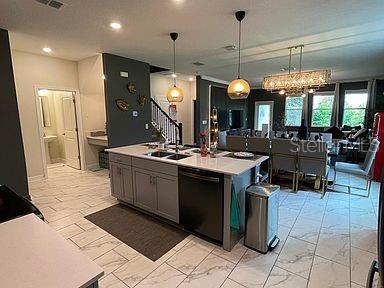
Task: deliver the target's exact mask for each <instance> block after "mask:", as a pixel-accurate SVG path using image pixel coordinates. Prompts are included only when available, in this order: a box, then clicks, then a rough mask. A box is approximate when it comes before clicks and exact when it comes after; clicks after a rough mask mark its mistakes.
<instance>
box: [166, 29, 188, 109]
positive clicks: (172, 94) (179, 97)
mask: <svg viewBox="0 0 384 288" xmlns="http://www.w3.org/2000/svg"><path fill="white" fill-rule="evenodd" d="M169 35H170V36H171V39H172V41H173V74H172V77H173V86H172V87H171V88H169V89H168V91H167V94H166V95H167V100H168V102H181V101H183V99H184V91H183V89H181V88H179V87H177V86H176V39H177V37H178V36H179V34H178V33H176V32H172V33H170V34H169Z"/></svg>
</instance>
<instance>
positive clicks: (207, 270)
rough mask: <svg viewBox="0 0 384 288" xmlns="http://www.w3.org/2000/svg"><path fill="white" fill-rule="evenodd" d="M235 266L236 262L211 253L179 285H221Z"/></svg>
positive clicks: (197, 287)
mask: <svg viewBox="0 0 384 288" xmlns="http://www.w3.org/2000/svg"><path fill="white" fill-rule="evenodd" d="M234 267H235V264H233V263H232V262H229V261H227V260H224V259H223V258H220V257H218V256H216V255H213V254H211V255H209V256H208V257H207V258H205V259H204V260H203V262H201V263H200V264H199V266H197V268H196V269H195V270H194V271H193V272H192V273H191V274H190V275H189V276H188V277H187V278H186V279H185V280H184V281H183V282H182V283H181V285H180V286H179V287H180V288H186V287H196V288H200V287H206V288H215V287H220V286H221V284H222V283H223V282H224V281H225V279H226V278H227V277H228V275H229V273H231V271H232V269H233V268H234Z"/></svg>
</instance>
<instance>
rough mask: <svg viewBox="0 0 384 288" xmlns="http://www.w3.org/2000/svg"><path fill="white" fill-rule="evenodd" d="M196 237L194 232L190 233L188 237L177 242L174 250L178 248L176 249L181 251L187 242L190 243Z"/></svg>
mask: <svg viewBox="0 0 384 288" xmlns="http://www.w3.org/2000/svg"><path fill="white" fill-rule="evenodd" d="M194 238H196V237H195V236H193V235H192V234H190V235H188V236H187V237H186V238H184V239H183V240H181V241H180V242H179V243H177V244H176V245H175V247H173V248H172V249H173V250H176V251H179V250H180V249H181V248H183V247H184V246H185V245H186V244H187V243H189V242H190V241H191V240H192V239H194Z"/></svg>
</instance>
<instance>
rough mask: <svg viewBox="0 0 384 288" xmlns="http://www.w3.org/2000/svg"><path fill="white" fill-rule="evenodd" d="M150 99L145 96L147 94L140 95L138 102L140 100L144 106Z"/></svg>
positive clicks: (140, 103)
mask: <svg viewBox="0 0 384 288" xmlns="http://www.w3.org/2000/svg"><path fill="white" fill-rule="evenodd" d="M147 101H148V97H147V96H145V95H139V99H138V102H139V105H140V106H144V105H145V104H146V103H147Z"/></svg>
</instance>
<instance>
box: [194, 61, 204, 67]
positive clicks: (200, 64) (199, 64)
mask: <svg viewBox="0 0 384 288" xmlns="http://www.w3.org/2000/svg"><path fill="white" fill-rule="evenodd" d="M192 64H193V65H195V66H203V65H205V64H204V63H201V62H199V61H196V62H193V63H192Z"/></svg>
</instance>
